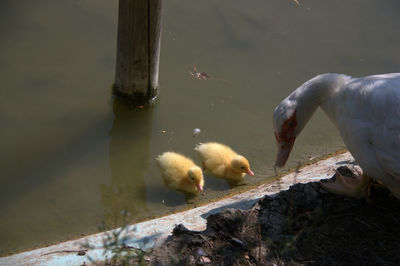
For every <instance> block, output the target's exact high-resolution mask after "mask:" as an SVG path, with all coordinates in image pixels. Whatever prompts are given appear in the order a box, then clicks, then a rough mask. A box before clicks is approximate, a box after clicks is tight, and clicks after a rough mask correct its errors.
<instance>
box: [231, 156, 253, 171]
mask: <svg viewBox="0 0 400 266" xmlns="http://www.w3.org/2000/svg"><path fill="white" fill-rule="evenodd" d="M231 166H232V168H233V170H235V171H236V172H240V173H246V174H248V175H251V176H254V173H253V171H251V170H250V164H249V161H247V159H246V158H244V157H243V156H241V155H236V156H235V158H234V159H233V160H232V163H231Z"/></svg>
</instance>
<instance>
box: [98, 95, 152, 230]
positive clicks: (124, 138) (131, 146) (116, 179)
mask: <svg viewBox="0 0 400 266" xmlns="http://www.w3.org/2000/svg"><path fill="white" fill-rule="evenodd" d="M113 111H114V115H115V118H114V122H113V126H112V128H111V131H110V136H111V141H110V169H111V176H112V177H111V178H112V181H111V185H105V184H100V185H99V186H100V191H101V199H102V200H101V201H102V204H103V206H104V209H105V213H104V221H105V223H106V224H109V225H114V226H117V225H120V224H121V222H122V220H123V217H124V212H125V211H127V212H128V213H130V214H131V215H132V216H133V217H134V216H136V215H137V213H138V211H141V212H143V211H145V210H146V205H145V204H144V202H145V200H146V186H145V181H144V178H145V175H146V172H147V170H148V167H149V161H150V160H149V157H150V141H151V125H152V108H145V109H134V108H132V107H131V106H129V105H127V104H126V103H124V102H122V101H121V100H118V99H117V98H116V99H114V102H113Z"/></svg>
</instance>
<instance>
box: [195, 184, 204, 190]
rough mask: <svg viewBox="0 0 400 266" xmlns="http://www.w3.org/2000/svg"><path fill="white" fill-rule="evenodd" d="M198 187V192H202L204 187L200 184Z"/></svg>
mask: <svg viewBox="0 0 400 266" xmlns="http://www.w3.org/2000/svg"><path fill="white" fill-rule="evenodd" d="M196 187H197V190H198V191H200V192H202V191H203V187H202V186H201V185H200V184H197V185H196Z"/></svg>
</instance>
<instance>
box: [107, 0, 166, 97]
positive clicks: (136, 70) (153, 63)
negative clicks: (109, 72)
mask: <svg viewBox="0 0 400 266" xmlns="http://www.w3.org/2000/svg"><path fill="white" fill-rule="evenodd" d="M161 13H162V0H119V7H118V37H117V38H118V39H117V59H116V71H115V83H114V88H113V92H114V94H115V95H117V96H119V97H121V98H124V99H127V100H129V101H130V102H133V103H134V104H136V105H143V104H146V103H148V102H149V101H151V100H152V99H154V98H155V97H156V96H157V94H158V69H159V61H160V42H161V25H162V24H161V19H162V18H161Z"/></svg>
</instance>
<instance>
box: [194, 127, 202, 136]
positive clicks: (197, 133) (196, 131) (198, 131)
mask: <svg viewBox="0 0 400 266" xmlns="http://www.w3.org/2000/svg"><path fill="white" fill-rule="evenodd" d="M200 133H201V129H200V128H195V129H193V137H196V136H197V135H199V134H200Z"/></svg>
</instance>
